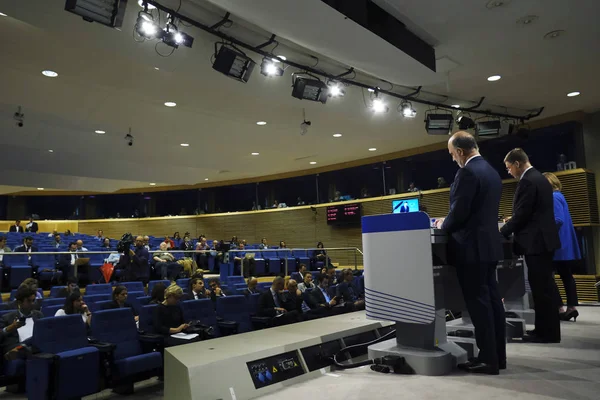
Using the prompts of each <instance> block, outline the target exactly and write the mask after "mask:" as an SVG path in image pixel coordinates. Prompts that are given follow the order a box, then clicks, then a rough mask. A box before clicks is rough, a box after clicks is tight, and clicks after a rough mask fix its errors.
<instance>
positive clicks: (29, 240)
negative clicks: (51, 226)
mask: <svg viewBox="0 0 600 400" xmlns="http://www.w3.org/2000/svg"><path fill="white" fill-rule="evenodd" d="M14 251H15V253H35V252H37V251H38V248H37V247H35V246H34V245H33V237H31V236H26V237H25V239H23V244H22V245H20V246H17V247H15V250H14ZM29 261H30V262H31V256H30V257H29Z"/></svg>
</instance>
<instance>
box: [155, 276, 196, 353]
mask: <svg viewBox="0 0 600 400" xmlns="http://www.w3.org/2000/svg"><path fill="white" fill-rule="evenodd" d="M182 296H183V290H182V289H181V288H180V287H179V286H177V285H176V284H172V285H171V286H169V287H168V288H167V289H166V290H165V300H164V301H163V302H162V303H161V304H159V305H158V306H157V307H156V308H155V309H154V320H153V326H154V330H155V331H156V333H158V334H160V335H163V336H164V346H165V347H171V346H177V345H180V344H187V343H192V342H195V341H198V340H201V337H199V336H197V337H196V338H193V339H191V340H187V339H181V338H177V337H173V335H176V334H178V333H184V331H185V330H187V329H188V328H189V327H190V325H188V324H187V323H186V321H185V319H184V318H183V310H182V309H181V306H180V304H179V301H180V299H181V297H182Z"/></svg>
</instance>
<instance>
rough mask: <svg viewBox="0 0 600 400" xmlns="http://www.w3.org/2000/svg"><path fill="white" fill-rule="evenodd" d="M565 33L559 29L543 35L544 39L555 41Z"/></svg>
mask: <svg viewBox="0 0 600 400" xmlns="http://www.w3.org/2000/svg"><path fill="white" fill-rule="evenodd" d="M565 33H567V31H565V30H562V29H559V30H556V31H550V32H548V33H546V34H545V35H544V39H548V40H549V39H556V38H557V37H559V36H563V35H564V34H565Z"/></svg>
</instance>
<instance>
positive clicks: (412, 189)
mask: <svg viewBox="0 0 600 400" xmlns="http://www.w3.org/2000/svg"><path fill="white" fill-rule="evenodd" d="M408 191H409V192H418V191H419V188H418V187H416V186H415V183H414V182H411V183H410V184H409V185H408Z"/></svg>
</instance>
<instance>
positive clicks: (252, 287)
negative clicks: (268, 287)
mask: <svg viewBox="0 0 600 400" xmlns="http://www.w3.org/2000/svg"><path fill="white" fill-rule="evenodd" d="M256 293H260V290H258V279H256V278H254V277H252V278H248V288H246V289H244V296H246V297H247V296H250V295H251V294H256Z"/></svg>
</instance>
